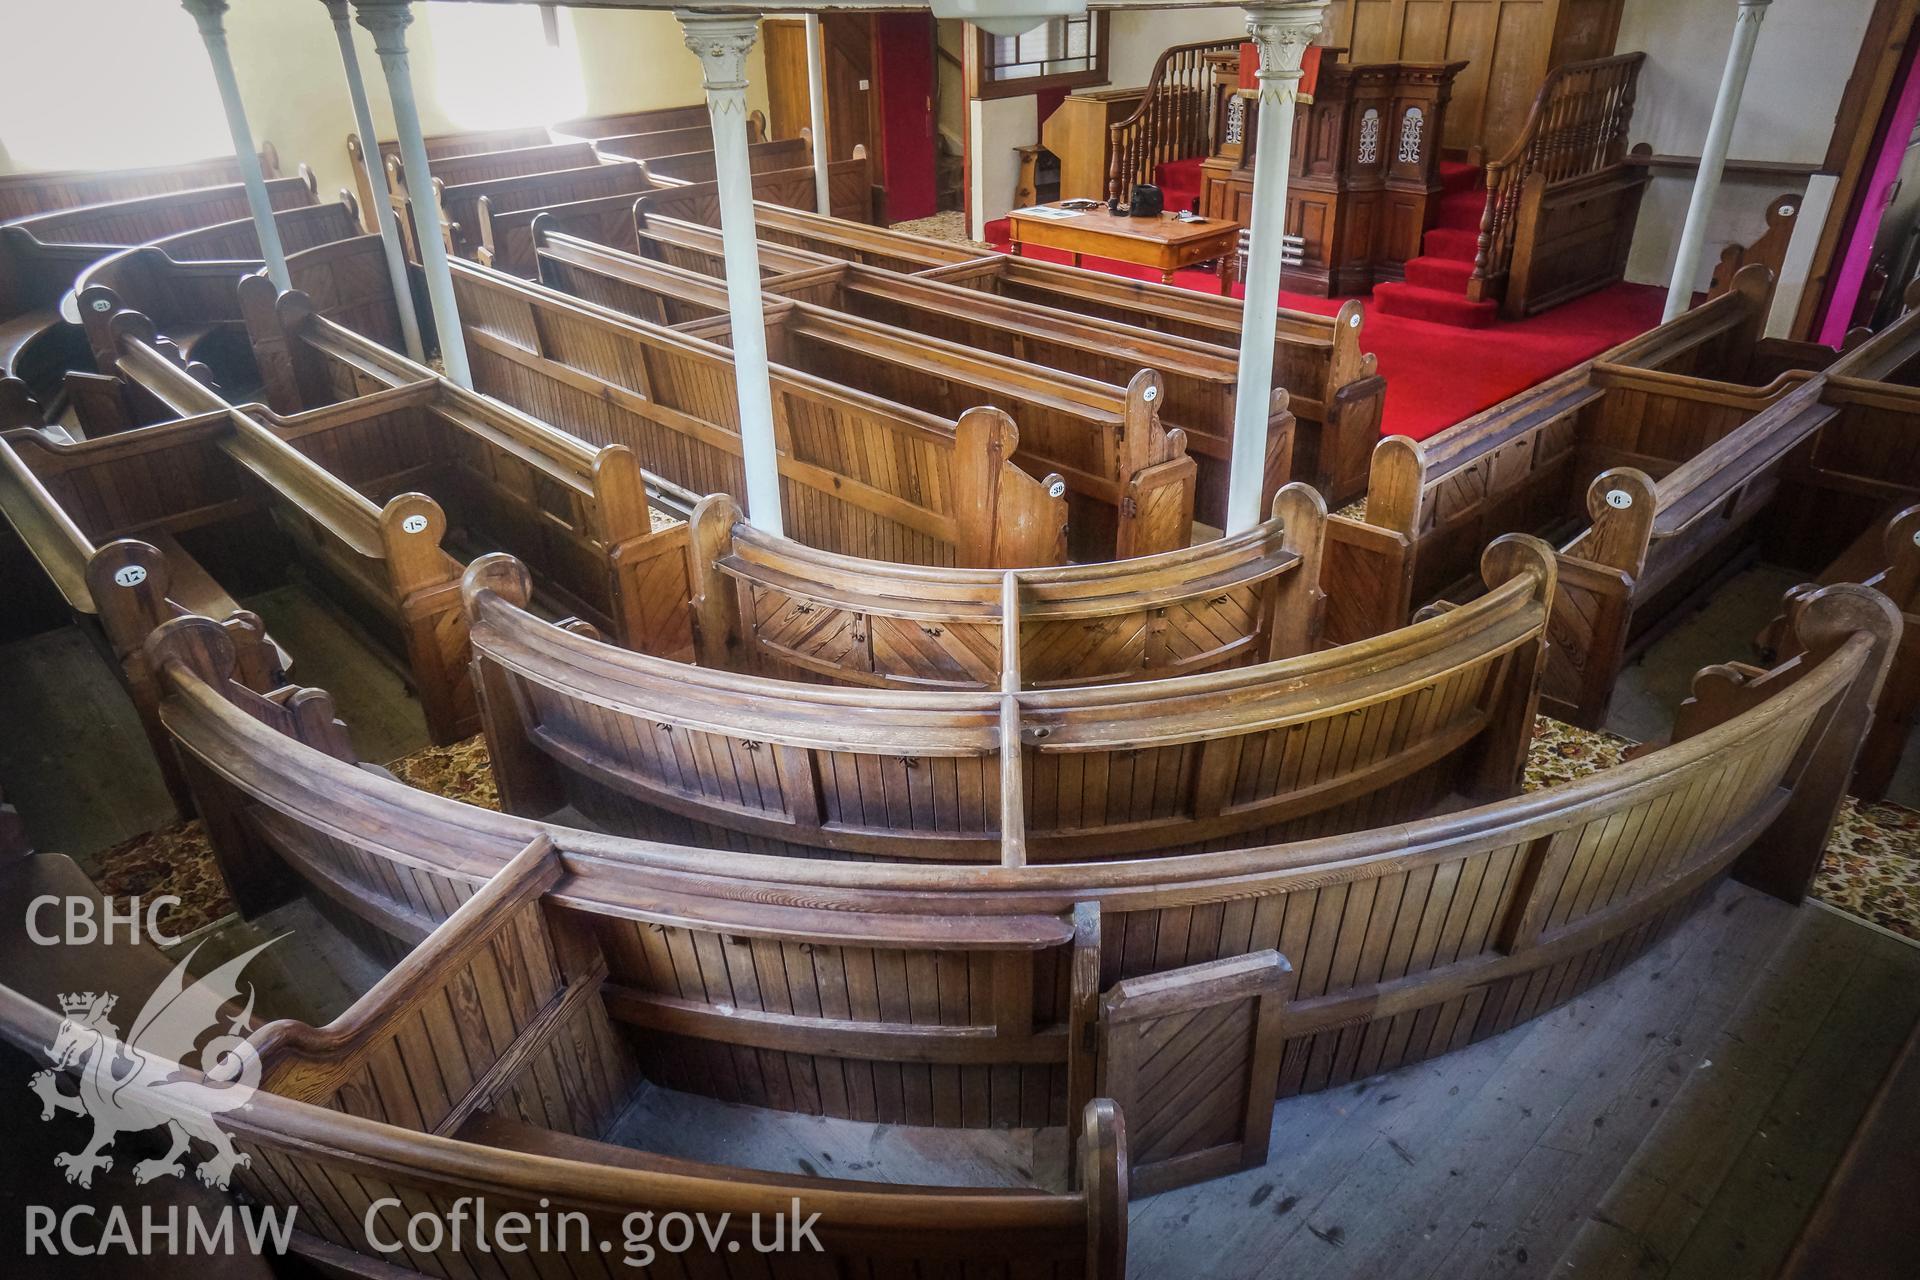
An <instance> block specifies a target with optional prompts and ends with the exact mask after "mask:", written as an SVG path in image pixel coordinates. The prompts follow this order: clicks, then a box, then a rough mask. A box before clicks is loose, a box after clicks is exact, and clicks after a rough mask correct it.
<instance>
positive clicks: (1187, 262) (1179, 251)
mask: <svg viewBox="0 0 1920 1280" xmlns="http://www.w3.org/2000/svg"><path fill="white" fill-rule="evenodd" d="M1039 207H1040V208H1042V209H1057V208H1059V207H1060V206H1059V205H1057V204H1052V205H1040V206H1039ZM1007 219H1008V222H1009V224H1010V225H1011V227H1012V230H1011V233H1010V234H1011V235H1012V237H1013V251H1014V253H1016V254H1018V253H1019V252H1020V251H1021V250H1022V249H1023V248H1024V247H1025V246H1027V245H1038V246H1039V247H1041V248H1043V249H1058V250H1061V251H1062V252H1065V253H1071V254H1072V255H1073V265H1074V266H1076V267H1077V266H1079V265H1080V258H1081V255H1083V254H1089V255H1092V256H1093V257H1096V258H1113V259H1116V260H1117V261H1120V262H1131V263H1135V264H1137V265H1139V266H1143V267H1157V268H1159V270H1160V282H1161V283H1162V284H1172V283H1173V273H1174V272H1175V271H1178V270H1179V269H1180V268H1182V267H1191V266H1193V265H1194V264H1195V263H1200V262H1206V261H1208V260H1209V259H1216V260H1218V262H1219V268H1218V272H1219V276H1220V292H1221V293H1223V294H1224V293H1226V292H1227V289H1228V286H1229V284H1230V283H1231V281H1232V278H1233V260H1234V255H1235V254H1237V253H1238V252H1239V248H1240V244H1239V240H1240V224H1239V223H1237V222H1229V221H1227V220H1226V219H1224V218H1207V219H1203V220H1201V221H1198V222H1182V221H1180V220H1179V219H1178V218H1176V217H1175V216H1174V215H1173V214H1171V213H1163V214H1161V215H1160V216H1159V217H1158V218H1128V217H1124V216H1119V215H1115V214H1112V213H1109V212H1107V208H1106V206H1105V205H1101V206H1098V207H1097V208H1093V209H1089V210H1087V211H1086V212H1085V213H1082V214H1079V215H1077V216H1076V217H1072V218H1058V219H1055V218H1045V217H1039V218H1037V217H1034V216H1033V215H1032V214H1031V213H1029V212H1027V211H1026V210H1023V209H1015V210H1014V211H1013V212H1012V213H1010V214H1008V215H1007Z"/></svg>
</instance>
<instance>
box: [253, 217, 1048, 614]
mask: <svg viewBox="0 0 1920 1280" xmlns="http://www.w3.org/2000/svg"><path fill="white" fill-rule="evenodd" d="M346 253H352V254H356V255H358V260H357V261H356V262H352V263H348V264H346V265H345V267H344V269H343V265H342V263H341V262H340V261H338V260H337V259H336V258H327V259H318V260H316V259H313V258H311V256H310V255H307V254H295V255H293V256H292V257H291V258H290V259H289V261H288V269H289V271H290V272H291V274H292V277H293V283H294V285H295V287H296V290H299V291H306V290H312V291H313V293H314V294H315V296H316V297H325V296H328V295H329V294H333V293H336V292H338V291H339V289H340V287H341V286H340V284H339V280H340V279H341V278H342V277H345V278H348V279H352V280H357V281H361V282H364V283H365V284H366V286H367V288H368V289H369V291H370V293H372V294H378V292H379V286H378V284H377V279H378V275H377V272H376V271H375V268H376V267H377V266H378V264H379V258H378V254H379V245H378V242H377V241H375V240H373V239H371V238H366V239H363V240H358V241H350V242H347V243H346V245H345V246H344V247H343V248H342V256H344V255H345V254H346ZM454 270H455V273H456V279H457V280H467V279H472V280H480V281H486V282H492V283H494V284H510V283H511V282H510V281H509V279H508V277H505V276H502V275H500V274H498V273H495V272H487V271H484V270H482V269H480V268H470V267H467V266H465V265H463V264H455V267H454ZM243 293H244V294H245V295H246V296H249V297H251V298H252V299H254V310H253V311H252V312H251V313H250V314H251V315H252V316H253V317H254V324H253V329H252V332H253V335H254V342H255V351H256V357H257V359H258V361H259V364H260V367H261V369H262V371H263V373H264V374H265V375H266V378H267V398H268V401H269V402H270V403H272V404H274V405H275V406H276V407H283V411H293V410H297V409H300V408H305V407H307V406H308V405H309V404H311V403H313V401H312V400H310V399H309V396H310V395H311V394H312V392H311V389H309V390H305V391H303V389H302V388H301V386H300V383H299V380H298V378H297V377H296V375H295V373H294V370H293V365H292V364H291V363H290V361H297V359H298V358H299V352H300V349H301V344H302V343H304V342H305V341H306V332H307V329H308V328H309V327H310V326H309V324H308V322H307V320H306V318H305V317H306V316H307V314H308V313H309V311H310V310H311V307H310V306H309V305H308V304H306V303H301V304H297V305H296V306H295V307H294V309H292V310H290V311H287V312H286V313H284V314H281V313H279V312H275V311H273V310H271V309H269V308H268V307H267V306H266V305H265V304H266V301H267V299H268V298H269V296H270V294H271V286H270V285H267V284H265V283H264V282H262V283H260V284H257V285H256V284H251V283H249V284H248V285H246V286H244V289H243ZM500 297H501V298H502V300H503V302H504V303H505V304H509V305H510V306H511V307H512V308H514V310H510V311H506V312H503V313H502V314H504V315H507V316H509V317H511V320H510V321H509V322H507V323H505V324H504V325H503V326H502V328H503V331H504V332H505V333H507V334H509V335H511V337H512V342H511V343H507V342H504V341H500V340H494V339H491V338H489V337H488V336H487V335H485V334H483V333H482V332H481V327H480V323H479V322H481V321H483V320H484V318H485V316H486V315H487V314H488V313H487V312H485V311H484V310H483V309H481V308H480V306H479V303H480V301H481V299H479V298H476V299H475V300H474V308H475V309H474V314H463V321H464V322H465V323H467V324H468V325H469V326H470V328H469V334H468V344H469V354H470V355H471V357H472V359H473V362H474V368H475V372H476V376H477V377H478V378H479V380H480V389H481V390H482V391H483V392H488V393H492V394H495V395H497V396H498V398H499V399H501V400H503V401H504V402H506V403H507V404H509V405H512V406H514V407H516V408H519V409H521V410H522V411H524V412H526V413H529V414H532V415H533V416H535V417H537V418H538V419H540V420H541V421H542V422H544V423H547V424H551V425H552V426H553V427H555V428H556V429H558V430H561V431H565V432H568V433H570V434H572V435H575V436H578V437H580V438H581V439H583V440H585V441H586V442H587V443H588V444H590V445H595V446H604V445H608V444H622V445H626V446H627V447H628V448H630V449H632V450H633V452H634V454H635V456H636V457H637V458H638V459H640V460H641V462H642V463H643V465H645V466H647V467H648V469H649V470H648V474H649V475H650V476H652V477H653V480H652V483H653V484H654V486H655V487H656V488H666V489H670V490H672V491H673V492H674V493H675V494H678V495H681V496H682V498H683V499H684V505H683V506H682V510H683V512H690V511H691V507H692V503H693V502H694V501H697V498H698V495H701V494H705V493H711V492H735V493H738V492H743V491H744V481H743V480H742V478H741V475H742V473H741V472H740V470H739V466H740V464H739V461H738V458H739V441H738V435H737V428H736V427H735V426H734V422H733V411H732V400H733V378H732V371H731V368H730V366H729V363H728V360H727V357H726V353H725V351H724V349H722V348H718V347H715V346H713V345H712V344H709V343H704V342H694V341H692V340H690V339H685V338H681V337H679V336H678V335H674V334H672V333H670V332H669V331H666V330H661V329H657V328H651V327H649V328H645V329H642V328H639V327H636V326H634V325H631V324H626V323H617V322H616V323H614V324H611V325H609V324H607V323H605V322H606V321H607V320H610V319H613V317H610V316H608V315H607V314H606V313H601V312H599V311H597V310H594V311H592V312H589V311H587V310H586V309H583V308H581V307H580V306H579V305H578V304H574V303H572V302H570V301H569V300H566V299H563V298H561V297H559V296H558V295H555V294H551V293H546V292H545V291H543V292H542V295H536V297H537V300H538V301H539V303H540V307H541V310H539V312H538V313H537V320H536V313H535V312H533V311H531V310H524V309H521V308H524V307H525V306H526V301H525V295H511V296H510V295H506V294H502V295H500ZM387 304H388V307H389V309H390V308H391V296H390V291H389V293H388V295H387ZM462 306H463V312H464V311H465V309H466V307H467V304H466V303H463V304H462ZM497 320H498V317H496V321H497ZM536 325H537V327H536ZM311 327H312V328H313V329H314V332H315V333H316V334H322V335H324V334H326V333H327V332H329V326H326V325H324V324H321V325H316V326H311ZM334 337H335V338H337V337H338V335H337V334H335V335H334ZM534 341H539V342H543V343H545V344H547V346H545V347H543V348H542V354H541V355H540V356H539V357H538V358H536V357H535V355H534V352H533V351H531V350H529V349H528V347H527V346H525V345H522V344H525V343H529V342H534ZM610 341H611V342H612V343H613V344H614V345H612V346H608V345H607V344H608V343H609V342H610ZM389 345H391V344H389ZM496 348H497V349H498V350H500V351H503V352H506V353H507V356H506V357H499V358H496V357H495V356H493V355H491V354H489V352H490V351H492V350H494V349H496ZM636 384H637V385H636ZM775 393H776V397H777V398H778V399H779V401H780V402H781V404H782V407H783V409H784V410H785V411H786V414H787V421H788V422H789V423H790V424H797V425H799V426H803V427H805V428H807V429H808V430H809V432H817V434H801V433H800V432H795V433H793V434H791V435H790V436H789V451H788V453H787V456H786V457H785V458H783V460H782V467H781V469H782V479H783V495H782V496H783V501H784V507H785V518H786V522H787V528H788V529H789V530H791V531H793V532H794V534H795V535H796V536H799V537H802V538H810V539H814V540H817V541H818V542H820V543H821V544H823V545H825V546H826V547H828V548H829V549H832V550H844V551H847V552H849V553H852V554H864V555H872V556H875V557H876V558H884V559H896V560H902V561H906V562H910V563H931V564H954V563H959V564H972V565H981V566H986V567H998V566H1007V565H1018V566H1025V565H1032V564H1058V563H1061V562H1062V561H1063V560H1064V558H1065V554H1066V550H1065V535H1066V503H1065V501H1064V498H1063V494H1064V483H1063V482H1061V481H1060V480H1059V478H1058V477H1057V476H1056V477H1048V478H1045V479H1041V480H1036V479H1034V478H1033V477H1031V476H1029V475H1028V474H1027V473H1026V472H1024V471H1022V470H1021V469H1020V468H1019V467H1018V466H1016V465H1015V464H1014V463H1013V462H1012V461H1011V460H1010V455H1012V454H1013V453H1014V451H1015V449H1016V448H1017V447H1018V444H1019V434H1018V431H1017V430H1016V429H1015V427H1014V426H1013V423H1012V421H1011V420H1010V419H1009V418H1007V416H1006V415H1005V414H1003V413H1000V412H998V411H995V410H990V409H983V410H977V411H975V412H972V413H969V414H967V415H966V416H965V417H964V418H963V419H962V420H961V421H960V422H959V423H956V424H953V425H952V426H948V425H947V424H943V423H940V422H939V421H938V420H936V419H933V418H931V417H929V416H927V415H924V414H915V413H912V412H911V411H909V410H904V409H901V408H899V407H898V406H894V405H890V404H888V403H887V402H885V401H882V400H878V399H877V398H874V397H871V396H866V395H863V394H861V393H859V392H854V391H850V390H847V389H844V388H840V387H835V386H831V385H829V384H826V383H823V382H820V381H819V380H817V379H808V378H804V377H802V376H800V375H792V374H782V373H780V372H778V371H776V376H775ZM836 466H841V467H845V468H846V469H845V470H844V471H836V470H834V468H835V467H836ZM677 598H678V599H682V600H684V599H685V596H684V594H682V595H680V596H679V597H677Z"/></svg>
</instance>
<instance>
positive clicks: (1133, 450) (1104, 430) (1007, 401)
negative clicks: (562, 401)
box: [455, 244, 1284, 560]
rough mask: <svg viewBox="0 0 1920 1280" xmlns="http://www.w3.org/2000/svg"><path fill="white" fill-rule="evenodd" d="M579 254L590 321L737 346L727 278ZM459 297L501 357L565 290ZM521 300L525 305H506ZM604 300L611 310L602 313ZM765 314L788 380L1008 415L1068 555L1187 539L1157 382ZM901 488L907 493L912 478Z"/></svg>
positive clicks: (836, 316)
mask: <svg viewBox="0 0 1920 1280" xmlns="http://www.w3.org/2000/svg"><path fill="white" fill-rule="evenodd" d="M578 248H579V250H580V252H579V253H577V254H576V255H575V256H574V258H572V259H570V260H569V262H568V263H567V264H566V266H567V273H566V274H565V275H564V276H562V275H559V274H554V275H553V276H552V278H553V279H554V280H555V281H556V282H558V283H560V284H561V285H563V286H564V287H565V289H566V290H567V291H568V292H569V293H572V294H575V295H576V296H579V297H581V298H583V299H584V300H586V301H588V302H592V303H594V304H596V306H595V307H594V311H595V312H597V313H599V314H601V315H606V316H608V317H609V318H610V319H611V317H612V316H613V315H615V314H619V315H624V316H627V317H633V318H634V322H635V323H645V322H646V317H648V316H654V317H659V318H660V319H661V320H664V321H666V322H668V323H677V324H678V326H679V328H680V330H681V332H683V333H685V334H688V335H690V336H693V337H696V338H701V339H705V340H708V341H711V342H713V343H718V344H723V345H724V344H728V343H730V341H731V323H730V321H729V319H728V317H727V314H726V290H725V288H724V287H723V286H722V285H721V284H720V283H719V282H717V281H715V280H713V279H711V278H710V277H705V276H700V275H698V274H696V273H693V272H687V271H682V270H680V269H679V268H675V267H668V266H665V265H663V264H659V263H654V262H650V261H647V260H645V259H640V258H634V257H631V256H628V257H614V256H612V252H613V251H608V250H601V249H597V248H596V247H594V246H591V245H584V244H582V245H580V246H578ZM557 270H558V269H557V268H556V271H557ZM455 290H456V294H457V296H459V297H460V298H461V301H462V313H461V320H462V323H463V324H464V325H466V326H467V328H468V329H469V331H471V332H476V333H478V334H480V335H482V336H483V339H484V341H483V344H482V345H484V346H486V347H488V348H490V349H492V350H493V351H495V352H497V353H498V352H502V343H503V341H511V342H516V344H519V343H525V342H526V341H527V340H528V338H529V337H532V338H533V339H534V340H536V341H541V342H545V343H546V344H547V345H549V346H550V345H552V342H553V339H552V338H551V337H549V336H548V334H549V331H550V329H551V326H548V327H547V329H546V330H543V329H541V328H538V327H536V328H534V329H532V331H531V333H530V332H529V327H528V326H527V325H526V324H525V322H524V321H523V320H520V319H518V318H517V317H516V315H515V311H520V312H522V313H524V310H525V308H529V307H536V306H537V307H542V308H545V309H551V307H552V306H553V305H556V304H557V301H558V299H559V298H560V297H562V296H566V295H565V294H558V293H555V292H554V291H552V290H549V289H546V288H543V287H541V286H537V285H522V284H519V283H518V282H508V281H506V280H503V279H501V278H500V277H497V276H494V277H488V276H487V275H485V274H483V273H480V272H468V271H465V270H461V269H456V275H455ZM522 297H524V298H525V301H524V303H522V304H521V305H520V306H519V307H517V308H514V310H508V309H507V308H509V307H510V306H512V304H513V303H514V302H515V301H516V300H518V299H520V298H522ZM548 300H553V301H548ZM469 304H471V306H469ZM609 304H611V305H612V307H613V308H614V310H612V311H602V310H601V308H602V307H605V306H607V305H609ZM470 309H471V311H472V314H471V315H470V314H469V310H470ZM767 316H768V322H767V326H768V327H767V346H768V354H769V357H770V358H771V359H772V360H773V361H774V362H775V363H776V364H777V365H778V366H780V367H781V368H782V369H783V370H788V369H790V370H793V371H795V372H798V373H801V374H806V375H811V376H813V377H815V378H818V379H821V380H823V381H825V382H830V383H837V384H839V385H841V386H857V387H859V388H861V389H862V390H863V391H867V392H870V393H872V394H873V395H876V396H879V397H883V398H885V399H886V400H888V401H891V402H893V403H895V404H899V405H904V406H907V407H908V408H910V409H916V410H920V411H922V412H924V413H928V414H932V415H935V416H936V417H938V418H941V419H945V420H948V421H957V420H958V419H959V418H960V417H961V416H962V415H963V414H965V413H966V412H968V411H969V410H970V409H973V408H975V407H976V406H981V405H988V406H993V407H995V408H999V409H1003V410H1005V411H1006V412H1007V413H1009V414H1011V415H1012V417H1013V419H1014V421H1015V422H1016V423H1018V424H1019V428H1020V439H1021V443H1022V454H1023V455H1024V456H1026V457H1030V458H1031V459H1032V461H1031V462H1030V463H1028V464H1027V465H1028V467H1029V470H1030V471H1032V472H1035V473H1041V472H1046V471H1052V472H1057V473H1058V474H1060V475H1061V476H1062V477H1063V478H1064V479H1065V481H1066V486H1067V491H1068V494H1069V512H1070V516H1071V519H1070V523H1069V525H1068V546H1069V549H1070V551H1071V553H1072V554H1073V555H1074V557H1075V558H1076V559H1082V560H1104V559H1114V558H1122V557H1126V556H1131V555H1145V554H1150V553H1152V552H1155V551H1161V550H1170V549H1173V548H1177V547H1183V546H1186V545H1187V544H1188V543H1189V542H1190V541H1191V540H1192V539H1191V525H1192V510H1193V485H1194V467H1193V462H1192V460H1191V459H1190V458H1188V457H1187V456H1186V449H1185V434H1184V433H1183V432H1180V431H1178V430H1177V429H1176V430H1169V429H1168V427H1167V425H1166V424H1165V423H1164V422H1163V420H1162V418H1161V416H1160V402H1161V399H1162V397H1161V390H1162V383H1161V379H1160V378H1159V377H1158V375H1157V374H1156V373H1154V372H1152V371H1147V370H1140V369H1134V370H1132V371H1131V372H1130V373H1129V382H1128V383H1127V384H1126V385H1124V386H1118V385H1114V384H1111V383H1101V382H1097V381H1094V380H1093V379H1089V378H1083V377H1080V376H1078V375H1075V374H1072V373H1067V372H1061V371H1058V370H1052V369H1047V368H1042V367H1040V366H1037V365H1033V364H1029V363H1027V362H1025V361H1022V360H1016V359H1012V358H1007V357H1000V356H994V355H990V354H983V353H981V352H979V351H977V350H976V349H973V348H969V347H965V346H962V345H960V344H957V343H951V342H946V341H944V340H942V339H940V338H937V337H929V336H925V335H922V334H919V333H916V332H912V331H910V330H907V329H902V328H896V327H894V326H891V325H885V324H879V323H876V322H872V321H866V320H861V319H858V318H856V317H852V316H848V315H844V314H841V313H838V312H833V311H828V310H825V309H823V308H819V307H815V306H813V305H811V304H808V303H793V302H785V303H782V302H774V303H771V304H770V305H769V307H768V312H767ZM507 354H508V355H509V358H511V355H510V353H507ZM489 376H490V375H486V374H481V373H478V372H477V373H476V377H479V378H482V380H483V381H482V385H483V386H485V387H486V388H487V389H489V390H495V389H496V388H499V387H501V386H502V385H503V383H502V382H500V381H487V380H486V379H487V378H488V377H489ZM633 389H634V390H643V388H640V387H635V388H633ZM495 393H496V394H502V395H509V396H510V395H511V394H512V393H511V392H510V391H505V390H499V391H495ZM1283 413H1284V411H1283ZM803 429H804V424H800V423H795V424H794V425H793V426H792V427H790V428H789V431H790V436H791V437H792V438H794V439H795V440H796V441H797V440H798V439H799V438H801V431H802V430H803ZM1283 434H1284V433H1283ZM903 479H907V480H908V482H909V483H910V477H903ZM834 549H836V550H837V549H839V548H834Z"/></svg>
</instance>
